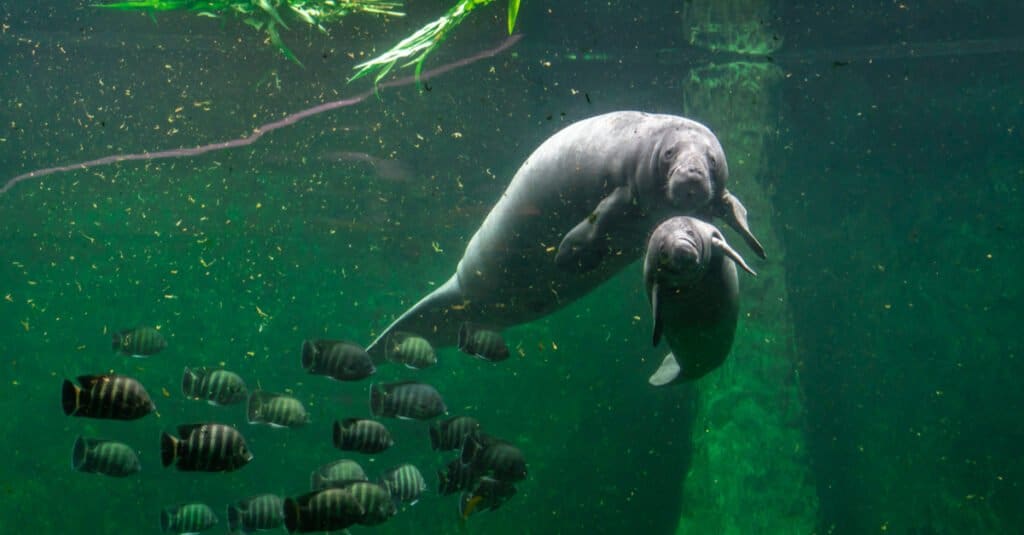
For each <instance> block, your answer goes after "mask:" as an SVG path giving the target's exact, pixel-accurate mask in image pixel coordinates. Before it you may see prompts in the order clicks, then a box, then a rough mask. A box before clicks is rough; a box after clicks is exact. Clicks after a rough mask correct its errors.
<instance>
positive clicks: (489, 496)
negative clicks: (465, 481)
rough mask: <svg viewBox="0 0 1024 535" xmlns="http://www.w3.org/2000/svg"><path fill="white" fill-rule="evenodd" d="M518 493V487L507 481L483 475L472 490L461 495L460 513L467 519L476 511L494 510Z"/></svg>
mask: <svg viewBox="0 0 1024 535" xmlns="http://www.w3.org/2000/svg"><path fill="white" fill-rule="evenodd" d="M515 494H516V487H515V485H513V484H512V483H509V482H507V481H501V480H498V479H492V478H489V477H482V478H480V481H479V482H478V483H477V484H476V486H475V487H474V488H473V491H472V492H464V493H462V496H460V497H459V515H461V516H462V519H463V520H465V519H467V518H469V516H470V515H472V514H474V513H481V512H483V511H493V510H495V509H497V508H499V507H501V505H502V504H503V503H505V502H507V501H508V500H509V499H510V498H512V496H515Z"/></svg>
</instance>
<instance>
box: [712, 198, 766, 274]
mask: <svg viewBox="0 0 1024 535" xmlns="http://www.w3.org/2000/svg"><path fill="white" fill-rule="evenodd" d="M720 210H721V211H720V213H719V214H718V215H719V217H721V218H722V219H723V220H724V221H725V222H726V223H728V224H729V226H730V227H732V228H733V230H735V231H736V232H738V233H739V234H740V236H743V241H745V242H747V245H749V246H750V248H751V249H753V250H754V253H756V254H757V256H760V257H761V258H762V259H765V258H767V256H765V252H764V246H762V245H761V242H759V241H757V238H755V237H754V233H753V232H751V231H750V225H749V224H747V208H746V207H745V206H743V203H741V202H740V200H739V199H737V198H736V196H735V195H733V194H732V193H729V192H728V191H726V192H725V194H724V195H722V206H721V207H720ZM748 271H749V270H748Z"/></svg>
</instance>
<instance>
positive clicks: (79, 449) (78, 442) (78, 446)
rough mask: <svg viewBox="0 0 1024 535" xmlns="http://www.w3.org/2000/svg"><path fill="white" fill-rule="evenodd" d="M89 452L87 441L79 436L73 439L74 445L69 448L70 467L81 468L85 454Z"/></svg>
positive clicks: (73, 468)
mask: <svg viewBox="0 0 1024 535" xmlns="http://www.w3.org/2000/svg"><path fill="white" fill-rule="evenodd" d="M88 453H89V443H88V442H87V441H86V440H85V439H84V438H82V437H81V436H79V437H78V438H76V439H75V446H74V448H72V450H71V469H72V470H81V469H82V465H83V464H85V456H86V455H87V454H88Z"/></svg>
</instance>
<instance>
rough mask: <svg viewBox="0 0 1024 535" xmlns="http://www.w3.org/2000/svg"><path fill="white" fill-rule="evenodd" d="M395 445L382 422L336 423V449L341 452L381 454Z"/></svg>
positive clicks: (349, 421) (348, 421)
mask: <svg viewBox="0 0 1024 535" xmlns="http://www.w3.org/2000/svg"><path fill="white" fill-rule="evenodd" d="M394 443H395V441H394V440H392V439H391V433H390V432H389V431H388V428H387V427H384V424H382V423H380V422H375V421H373V420H366V419H363V418H346V419H345V420H342V421H340V422H334V447H335V448H338V449H339V450H342V451H358V452H359V453H380V452H382V451H384V450H386V449H388V448H390V447H391V446H392V445H394Z"/></svg>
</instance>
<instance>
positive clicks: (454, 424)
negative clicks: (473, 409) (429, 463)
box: [430, 416, 480, 451]
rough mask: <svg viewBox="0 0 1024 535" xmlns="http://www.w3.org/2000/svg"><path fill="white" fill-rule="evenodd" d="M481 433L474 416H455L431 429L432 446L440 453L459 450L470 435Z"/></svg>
mask: <svg viewBox="0 0 1024 535" xmlns="http://www.w3.org/2000/svg"><path fill="white" fill-rule="evenodd" d="M479 431H480V422H478V421H477V419H476V418H473V417H472V416H455V417H452V418H448V419H447V420H442V421H440V422H438V423H437V424H434V425H432V426H431V427H430V446H431V447H432V448H434V449H435V450H438V451H448V450H457V449H459V448H461V447H462V443H463V442H464V441H465V440H466V437H468V436H469V435H472V434H475V433H477V432H479Z"/></svg>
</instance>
